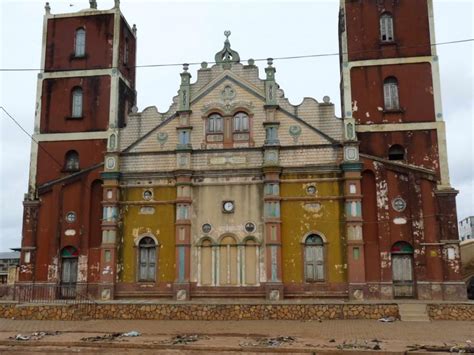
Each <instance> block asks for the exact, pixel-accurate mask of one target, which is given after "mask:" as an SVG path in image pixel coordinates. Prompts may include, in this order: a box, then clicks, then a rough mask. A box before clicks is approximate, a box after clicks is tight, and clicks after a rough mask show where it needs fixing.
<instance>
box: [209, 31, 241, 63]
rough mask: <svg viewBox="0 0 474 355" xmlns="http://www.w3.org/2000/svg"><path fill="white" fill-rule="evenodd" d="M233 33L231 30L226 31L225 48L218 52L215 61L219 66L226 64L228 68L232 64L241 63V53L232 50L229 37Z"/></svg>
mask: <svg viewBox="0 0 474 355" xmlns="http://www.w3.org/2000/svg"><path fill="white" fill-rule="evenodd" d="M230 34H231V32H230V31H229V30H227V31H224V36H225V41H224V48H223V49H222V50H221V51H219V52H217V53H216V55H215V57H214V58H215V61H216V63H217V64H223V65H224V64H225V66H226V67H227V66H228V65H229V64H230V63H239V62H240V57H239V53H237V52H236V51H234V50H233V49H231V48H230V41H229V36H230Z"/></svg>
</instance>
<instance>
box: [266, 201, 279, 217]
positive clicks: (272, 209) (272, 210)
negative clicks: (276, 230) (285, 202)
mask: <svg viewBox="0 0 474 355" xmlns="http://www.w3.org/2000/svg"><path fill="white" fill-rule="evenodd" d="M265 217H274V218H275V217H280V203H279V202H265Z"/></svg>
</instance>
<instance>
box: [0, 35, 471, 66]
mask: <svg viewBox="0 0 474 355" xmlns="http://www.w3.org/2000/svg"><path fill="white" fill-rule="evenodd" d="M473 41H474V38H467V39H461V40H454V41H447V42H439V43H434V44H419V45H413V46H398V47H396V48H397V49H398V50H400V49H412V48H420V47H437V46H443V45H448V44H459V43H466V42H473ZM382 50H383V49H381V48H379V49H368V50H359V51H351V52H350V53H349V52H341V53H339V52H333V53H321V54H306V55H295V56H285V57H276V58H271V59H272V60H293V59H305V58H321V57H332V56H339V55H347V54H362V53H374V52H381V51H382ZM268 59H269V58H258V59H254V61H255V62H263V61H266V60H268ZM201 63H202V62H190V63H186V64H187V65H189V66H191V65H201ZM206 63H208V64H222V63H225V62H215V61H214V62H206ZM182 65H183V63H164V64H142V65H135V66H129V68H158V67H177V66H182ZM94 69H96V70H97V69H118V68H117V67H107V68H94ZM74 70H77V69H61V70H57V71H62V72H67V71H74ZM22 71H39V72H45V70H44V69H37V68H0V72H22Z"/></svg>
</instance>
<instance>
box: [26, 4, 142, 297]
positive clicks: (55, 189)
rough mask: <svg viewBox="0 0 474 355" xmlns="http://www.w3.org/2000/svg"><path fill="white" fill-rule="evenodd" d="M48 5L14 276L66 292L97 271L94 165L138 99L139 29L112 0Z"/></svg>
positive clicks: (100, 165) (97, 168)
mask: <svg viewBox="0 0 474 355" xmlns="http://www.w3.org/2000/svg"><path fill="white" fill-rule="evenodd" d="M45 10H46V13H45V15H44V23H43V44H42V58H41V68H42V70H41V73H40V74H39V75H38V85H37V101H36V116H35V126H34V138H35V141H36V142H38V144H36V143H33V144H32V148H31V165H30V176H29V188H28V193H27V194H26V195H25V200H24V219H23V235H22V255H21V271H20V281H22V282H25V283H30V282H32V283H45V284H47V285H51V286H53V285H57V284H61V285H63V286H64V287H63V288H61V292H63V293H66V294H63V295H62V296H68V295H67V292H74V290H75V289H76V286H78V285H80V284H89V288H90V287H91V286H93V285H94V284H96V283H98V282H99V279H100V272H99V260H100V257H101V256H100V252H101V249H100V248H101V245H102V226H101V223H102V215H103V213H102V210H103V208H102V205H104V209H106V208H107V201H106V198H104V196H103V186H102V185H103V181H102V178H103V177H102V176H101V174H102V172H103V171H104V157H105V155H106V152H107V151H108V150H109V151H114V150H115V149H116V146H117V141H118V139H119V137H118V133H117V131H118V129H119V128H120V127H123V126H124V125H125V124H126V119H127V113H128V111H129V109H130V108H131V107H132V106H133V105H135V47H136V33H135V29H134V28H133V29H132V28H131V27H130V26H129V25H128V24H127V22H126V20H125V19H124V17H123V16H122V14H121V12H120V9H119V2H118V1H116V3H115V6H114V8H112V9H110V10H97V4H96V2H95V1H90V8H88V9H85V10H82V11H79V12H76V13H70V14H56V15H53V14H51V9H50V6H49V4H48V3H46V6H45ZM103 200H104V201H105V202H103ZM45 287H50V286H45ZM51 289H53V288H51ZM69 290H72V291H69Z"/></svg>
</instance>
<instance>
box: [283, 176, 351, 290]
mask: <svg viewBox="0 0 474 355" xmlns="http://www.w3.org/2000/svg"><path fill="white" fill-rule="evenodd" d="M329 177H335V176H334V175H325V176H301V175H299V176H297V175H294V176H285V177H284V179H292V180H294V179H305V180H306V179H311V178H314V179H315V182H306V181H305V182H285V181H284V180H282V181H281V186H280V189H281V196H282V199H283V201H282V203H281V220H282V226H281V235H282V264H283V265H282V270H283V282H284V283H301V282H304V251H303V245H302V241H303V237H304V236H305V235H307V234H308V233H310V232H320V233H322V234H323V235H324V237H325V238H326V240H327V244H325V267H326V268H325V278H326V282H330V283H338V282H345V281H346V280H347V276H346V267H345V264H346V256H345V255H346V252H345V245H344V244H345V242H344V241H345V228H344V223H343V213H344V208H343V206H344V205H343V200H342V199H337V198H334V199H328V200H313V201H311V200H305V201H301V200H297V201H285V200H284V199H285V198H286V197H304V198H307V197H311V196H314V197H330V196H333V197H337V196H341V195H342V193H343V190H342V182H341V181H337V180H334V181H318V179H321V178H329ZM310 185H314V186H315V187H316V194H314V195H310V194H308V193H307V187H308V186H310ZM318 204H319V205H318Z"/></svg>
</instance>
